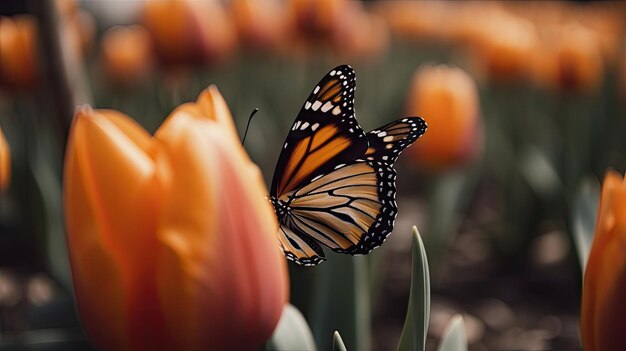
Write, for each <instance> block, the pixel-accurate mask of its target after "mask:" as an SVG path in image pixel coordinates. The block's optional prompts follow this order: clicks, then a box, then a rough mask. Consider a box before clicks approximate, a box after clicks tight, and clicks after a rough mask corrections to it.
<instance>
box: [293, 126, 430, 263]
mask: <svg viewBox="0 0 626 351" xmlns="http://www.w3.org/2000/svg"><path fill="white" fill-rule="evenodd" d="M425 130H426V124H425V123H424V121H423V120H422V119H421V118H419V117H412V118H404V119H401V120H398V121H395V122H392V123H390V124H387V125H386V126H383V127H381V128H378V129H376V130H374V131H372V132H370V133H368V139H369V140H370V148H369V149H368V150H369V151H368V153H367V154H366V155H365V158H366V159H356V160H354V161H352V163H350V164H348V165H338V166H336V167H335V168H336V169H334V170H333V171H331V172H330V173H327V174H322V175H318V176H317V177H316V178H314V179H313V180H312V181H311V182H310V183H309V184H307V185H305V186H303V187H302V188H300V189H298V190H297V191H295V192H294V193H293V195H291V196H290V199H291V202H290V207H291V211H290V213H289V214H288V215H287V217H288V220H287V225H288V226H289V228H290V229H291V230H292V231H293V232H294V233H298V234H299V235H301V236H306V237H310V238H313V239H315V240H316V241H317V242H320V243H321V244H323V245H325V246H327V247H329V248H331V249H333V250H334V251H337V252H343V253H349V254H353V255H358V254H367V253H368V252H370V251H372V250H373V249H375V248H376V247H378V246H380V245H381V244H382V243H383V242H384V240H385V239H386V238H387V236H388V235H389V234H390V233H391V231H392V230H393V225H394V221H395V218H396V215H397V206H396V202H395V194H396V184H395V180H396V172H395V170H394V168H393V162H394V161H395V160H396V159H397V157H398V155H399V154H400V153H401V152H402V150H404V149H405V148H406V147H408V146H409V145H411V144H412V143H413V142H414V141H415V140H417V139H418V138H419V136H421V135H422V134H423V133H424V132H425ZM383 132H384V133H383ZM385 133H386V134H385ZM387 136H393V139H389V138H387V139H385V137H387ZM387 145H392V146H391V147H387ZM296 262H297V261H296ZM297 263H299V262H297Z"/></svg>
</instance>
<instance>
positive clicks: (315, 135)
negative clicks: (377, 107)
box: [271, 65, 367, 198]
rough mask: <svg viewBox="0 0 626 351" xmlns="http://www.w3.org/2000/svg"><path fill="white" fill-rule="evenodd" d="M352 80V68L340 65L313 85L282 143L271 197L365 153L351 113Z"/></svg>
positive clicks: (352, 98)
mask: <svg viewBox="0 0 626 351" xmlns="http://www.w3.org/2000/svg"><path fill="white" fill-rule="evenodd" d="M355 79H356V77H355V74H354V70H353V69H352V68H351V67H350V66H347V65H344V66H339V67H336V68H335V69H333V70H332V71H330V72H329V73H328V74H326V76H324V78H322V80H321V81H320V82H319V83H318V84H317V85H316V86H315V88H314V89H313V92H312V93H311V94H310V95H309V97H308V99H307V100H306V102H305V103H304V106H302V109H301V110H300V113H299V114H298V117H297V118H296V120H295V122H294V123H293V125H292V127H291V130H290V132H289V135H288V136H287V140H286V141H285V143H284V145H283V149H282V151H281V154H280V156H279V158H278V163H277V165H276V170H275V171H274V177H273V179H272V187H271V195H272V196H274V197H276V198H279V197H280V196H281V195H283V194H286V193H289V192H292V191H294V190H295V189H298V188H300V187H301V186H302V185H303V184H306V183H308V182H310V181H311V179H313V178H314V177H316V176H317V175H319V174H323V173H328V172H329V171H330V170H332V168H333V167H335V166H336V165H338V164H347V163H350V162H352V161H353V160H354V159H356V158H358V157H361V156H362V155H363V154H364V153H365V151H366V150H367V137H366V136H365V133H364V131H363V129H362V128H361V127H360V126H359V124H358V123H357V121H356V118H355V116H354V90H355Z"/></svg>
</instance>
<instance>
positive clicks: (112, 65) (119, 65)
mask: <svg viewBox="0 0 626 351" xmlns="http://www.w3.org/2000/svg"><path fill="white" fill-rule="evenodd" d="M102 63H103V65H104V70H105V72H106V73H107V76H106V77H107V78H108V79H111V80H113V81H115V82H118V83H121V84H125V85H128V84H133V83H137V82H140V81H145V80H146V79H147V78H148V75H149V74H150V72H151V69H152V44H151V42H150V34H149V33H148V31H146V30H145V29H144V28H143V27H141V26H138V25H134V26H128V27H113V28H111V29H109V30H107V31H106V32H105V33H104V36H103V38H102Z"/></svg>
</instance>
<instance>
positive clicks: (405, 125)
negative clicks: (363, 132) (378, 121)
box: [366, 117, 426, 164]
mask: <svg viewBox="0 0 626 351" xmlns="http://www.w3.org/2000/svg"><path fill="white" fill-rule="evenodd" d="M425 132H426V122H425V121H424V120H423V119H422V118H420V117H406V118H402V119H399V120H397V121H394V122H391V123H389V124H386V125H384V126H382V127H380V128H376V129H374V130H372V131H371V132H369V133H367V140H368V142H369V148H368V149H367V152H366V157H368V159H371V160H380V161H383V162H387V163H390V164H393V163H394V162H396V160H397V159H398V156H399V155H400V153H401V152H402V151H403V150H404V149H406V148H407V147H408V146H409V145H411V144H413V143H414V142H415V141H416V140H417V139H418V138H419V137H420V136H422V134H424V133H425Z"/></svg>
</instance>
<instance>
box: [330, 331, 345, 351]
mask: <svg viewBox="0 0 626 351" xmlns="http://www.w3.org/2000/svg"><path fill="white" fill-rule="evenodd" d="M333 351H347V350H346V345H344V344H343V340H342V339H341V335H339V332H338V331H335V333H334V334H333Z"/></svg>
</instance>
